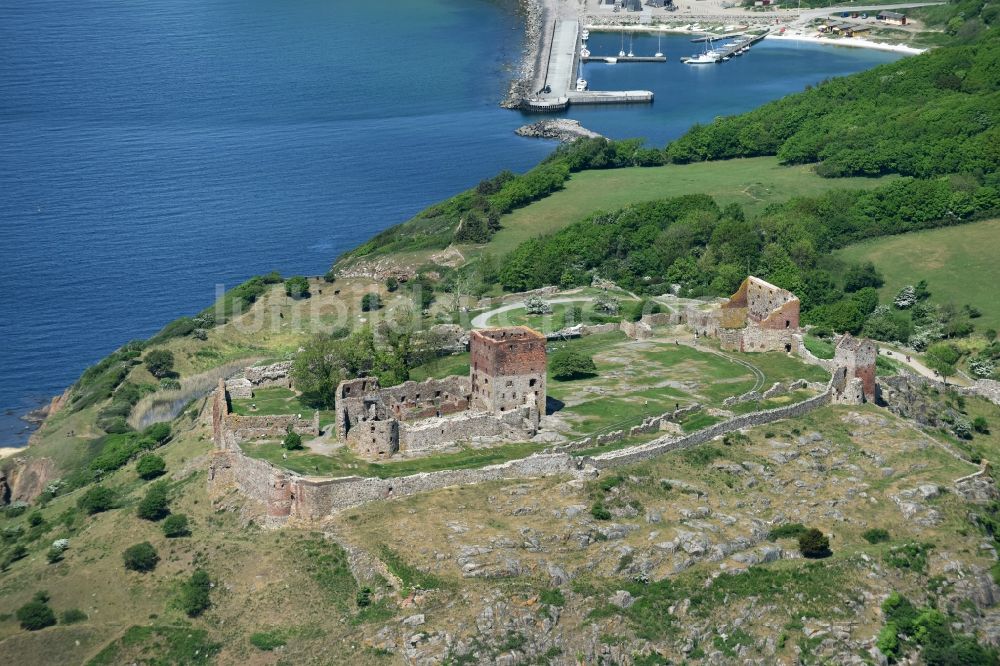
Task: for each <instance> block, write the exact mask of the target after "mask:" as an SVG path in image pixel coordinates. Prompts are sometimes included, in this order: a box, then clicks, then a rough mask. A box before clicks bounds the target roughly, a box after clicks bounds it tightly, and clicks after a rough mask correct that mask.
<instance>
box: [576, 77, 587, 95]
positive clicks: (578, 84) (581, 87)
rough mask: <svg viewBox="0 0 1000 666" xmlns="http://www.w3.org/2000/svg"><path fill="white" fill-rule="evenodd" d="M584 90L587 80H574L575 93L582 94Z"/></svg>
mask: <svg viewBox="0 0 1000 666" xmlns="http://www.w3.org/2000/svg"><path fill="white" fill-rule="evenodd" d="M586 89H587V80H586V79H577V80H576V91H577V92H583V91H584V90H586Z"/></svg>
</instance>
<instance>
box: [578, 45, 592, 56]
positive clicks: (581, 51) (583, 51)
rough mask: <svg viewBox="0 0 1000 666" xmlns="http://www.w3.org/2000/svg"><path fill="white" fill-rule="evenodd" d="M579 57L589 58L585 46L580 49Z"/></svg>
mask: <svg viewBox="0 0 1000 666" xmlns="http://www.w3.org/2000/svg"><path fill="white" fill-rule="evenodd" d="M580 57H581V58H589V57H590V51H589V50H588V49H587V47H586V46H584V47H583V48H582V49H580Z"/></svg>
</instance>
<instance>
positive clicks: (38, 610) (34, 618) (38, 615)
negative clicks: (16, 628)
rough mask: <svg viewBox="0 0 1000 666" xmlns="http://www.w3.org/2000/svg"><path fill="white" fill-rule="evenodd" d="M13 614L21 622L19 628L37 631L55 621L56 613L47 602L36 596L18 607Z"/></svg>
mask: <svg viewBox="0 0 1000 666" xmlns="http://www.w3.org/2000/svg"><path fill="white" fill-rule="evenodd" d="M36 596H37V595H36ZM47 596H48V595H46V597H47ZM15 615H16V617H17V621H18V622H20V623H21V628H22V629H27V630H28V631H38V630H39V629H44V628H45V627H51V626H52V625H54V624H55V623H56V614H55V613H53V612H52V609H51V608H49V605H48V604H47V603H45V602H44V601H41V600H39V599H37V598H36V599H33V600H32V601H29V602H28V603H26V604H24V605H23V606H21V607H20V608H18V609H17V613H16V614H15Z"/></svg>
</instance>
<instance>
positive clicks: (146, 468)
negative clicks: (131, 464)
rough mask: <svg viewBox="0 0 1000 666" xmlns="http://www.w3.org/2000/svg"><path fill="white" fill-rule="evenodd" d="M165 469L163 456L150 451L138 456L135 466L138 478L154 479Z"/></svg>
mask: <svg viewBox="0 0 1000 666" xmlns="http://www.w3.org/2000/svg"><path fill="white" fill-rule="evenodd" d="M166 469H167V464H166V463H165V462H163V458H161V457H160V456H158V455H154V454H152V453H147V454H146V455H144V456H143V457H141V458H139V462H138V464H137V465H136V466H135V471H136V473H137V474H138V475H139V477H140V478H142V479H146V480H147V481H148V480H149V479H155V478H156V477H158V476H161V475H162V474H163V473H164V472H165V471H166Z"/></svg>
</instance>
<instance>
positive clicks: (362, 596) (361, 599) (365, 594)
mask: <svg viewBox="0 0 1000 666" xmlns="http://www.w3.org/2000/svg"><path fill="white" fill-rule="evenodd" d="M354 602H355V603H356V604H357V605H358V608H365V607H367V606H371V605H372V589H371V588H370V587H363V588H361V589H360V590H358V593H357V594H356V595H354Z"/></svg>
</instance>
